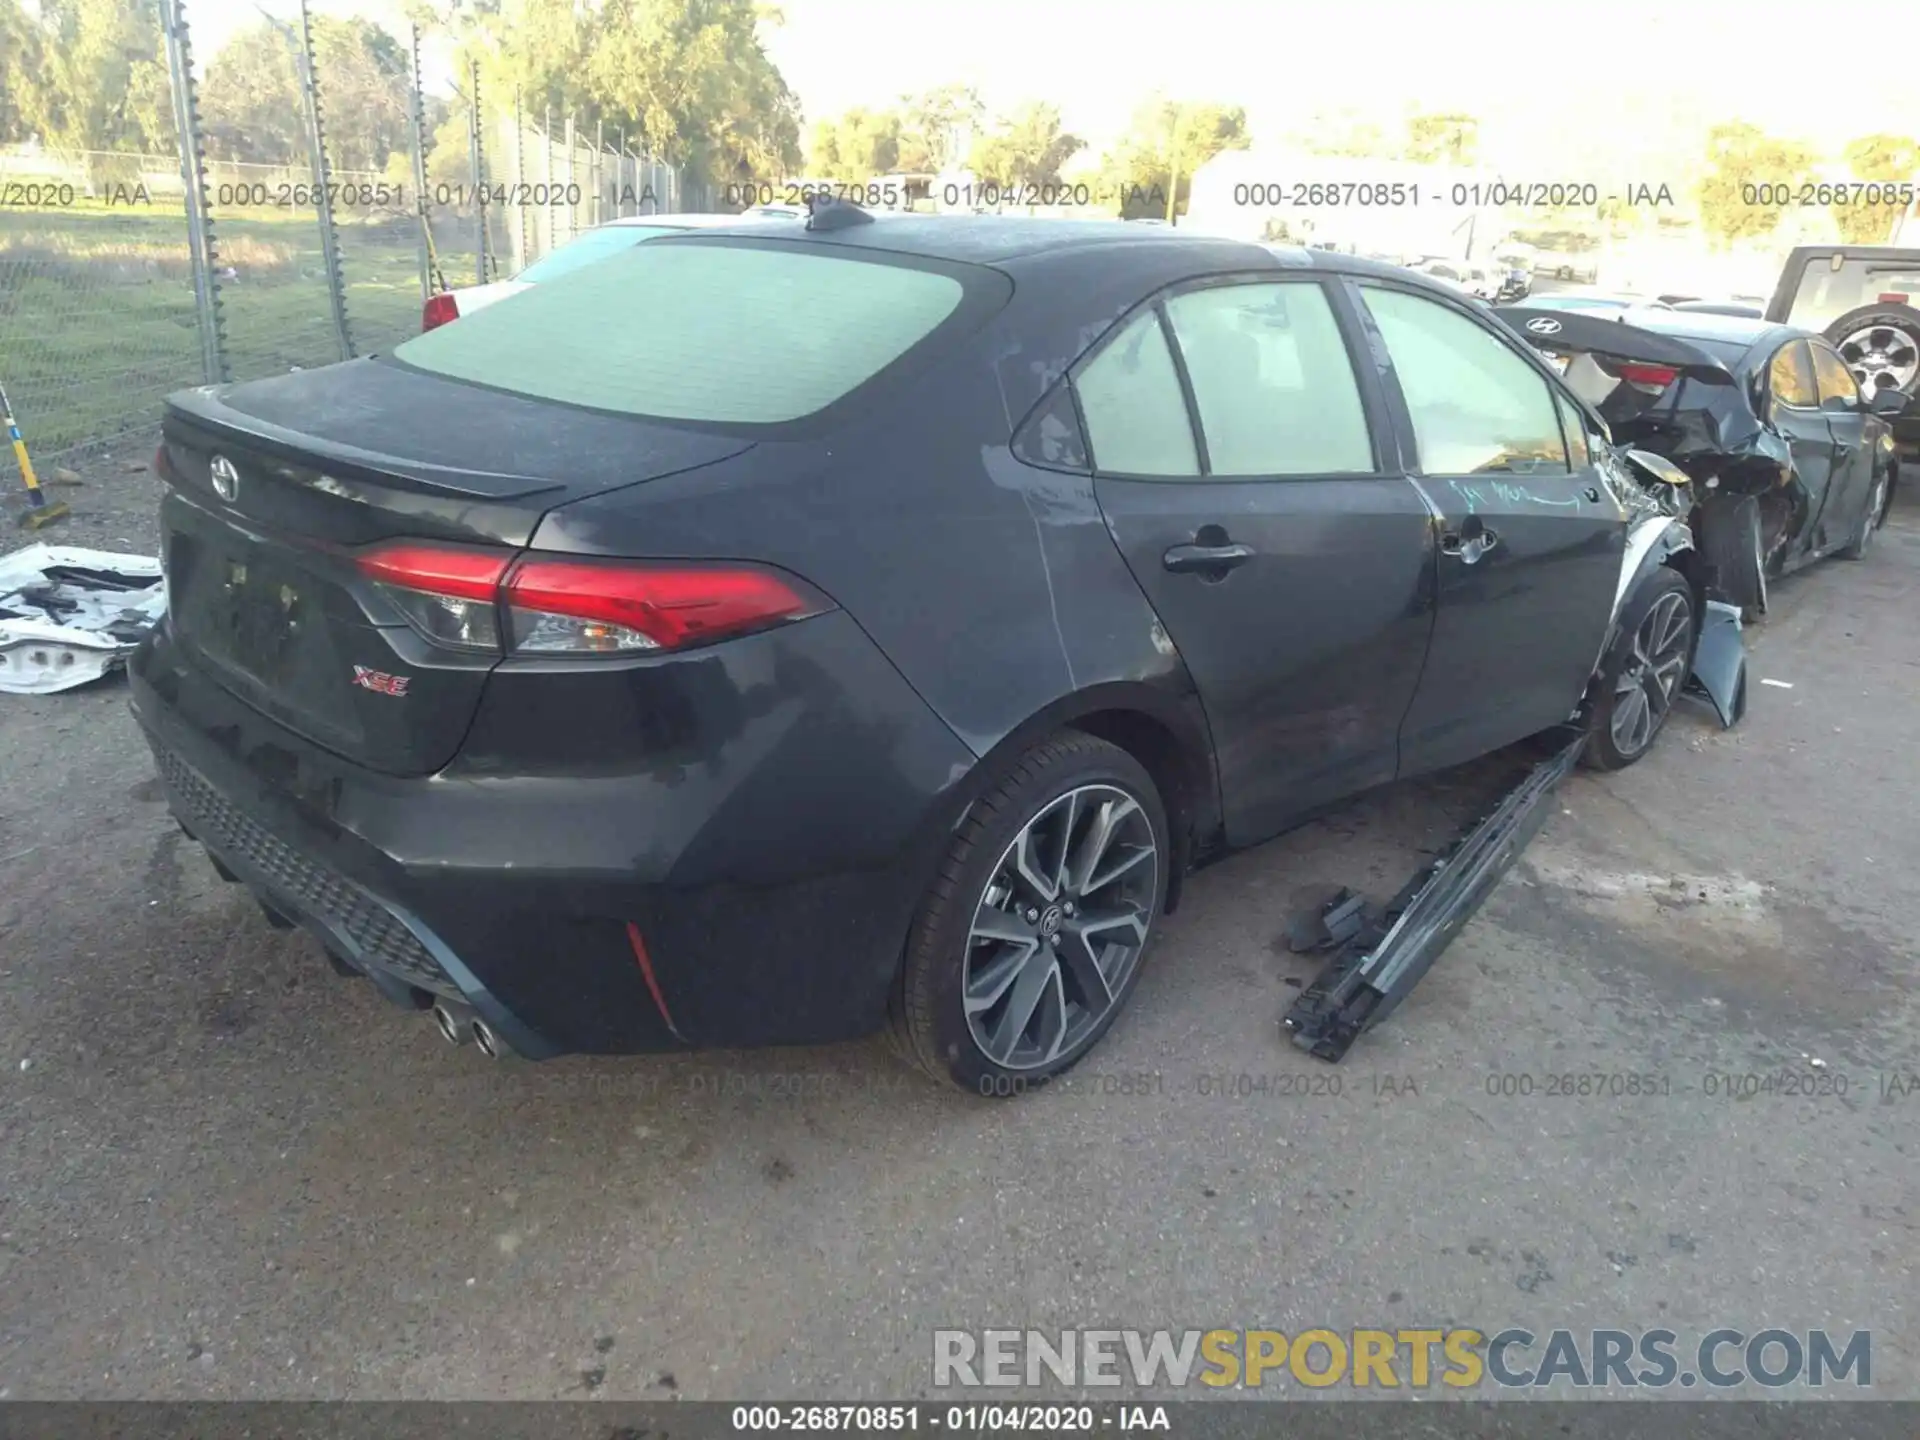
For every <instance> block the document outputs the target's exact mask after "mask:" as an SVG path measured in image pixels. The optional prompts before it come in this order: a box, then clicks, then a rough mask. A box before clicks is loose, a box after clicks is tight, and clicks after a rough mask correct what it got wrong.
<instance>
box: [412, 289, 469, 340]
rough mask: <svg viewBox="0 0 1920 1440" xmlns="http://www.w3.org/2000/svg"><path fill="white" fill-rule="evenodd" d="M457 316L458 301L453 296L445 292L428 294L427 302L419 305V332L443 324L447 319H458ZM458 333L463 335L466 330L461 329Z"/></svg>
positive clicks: (458, 312)
mask: <svg viewBox="0 0 1920 1440" xmlns="http://www.w3.org/2000/svg"><path fill="white" fill-rule="evenodd" d="M459 318H460V302H459V301H458V300H455V299H454V298H453V296H451V295H446V294H441V295H429V296H428V297H427V303H426V304H425V305H422V306H421V307H420V332H421V333H422V334H425V333H426V332H427V331H429V330H431V329H433V328H434V327H436V326H439V325H444V324H446V323H447V322H448V321H449V320H458V319H459ZM460 333H461V334H463V335H464V334H465V333H466V332H465V331H464V330H463V331H461V332H460Z"/></svg>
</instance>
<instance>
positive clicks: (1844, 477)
mask: <svg viewBox="0 0 1920 1440" xmlns="http://www.w3.org/2000/svg"><path fill="white" fill-rule="evenodd" d="M1807 348H1808V350H1809V351H1811V352H1812V355H1813V380H1814V384H1815V385H1816V386H1818V387H1819V392H1820V413H1821V414H1823V415H1825V416H1826V417H1827V431H1828V433H1829V434H1830V435H1832V437H1833V471H1832V477H1831V479H1830V480H1829V482H1828V484H1827V495H1826V500H1825V501H1824V503H1822V505H1821V507H1820V512H1819V514H1818V515H1817V516H1816V517H1815V519H1814V526H1813V528H1814V532H1815V533H1816V534H1817V535H1818V536H1819V544H1820V547H1821V548H1822V549H1827V548H1830V547H1833V546H1838V545H1844V544H1846V542H1847V541H1848V540H1849V539H1851V538H1852V536H1853V532H1854V529H1855V527H1856V526H1857V525H1858V524H1859V523H1860V509H1861V507H1862V506H1864V505H1865V504H1866V503H1867V496H1868V494H1869V493H1870V492H1871V491H1872V489H1873V447H1872V446H1871V445H1870V444H1869V443H1868V442H1867V436H1868V434H1869V432H1870V431H1871V430H1872V429H1873V428H1874V427H1873V426H1871V425H1870V424H1869V423H1868V414H1867V402H1866V400H1865V399H1863V398H1862V396H1861V394H1860V387H1859V385H1858V384H1857V383H1855V381H1854V378H1853V372H1852V371H1851V370H1849V369H1848V368H1847V362H1846V361H1844V360H1842V359H1841V358H1840V352H1839V351H1838V350H1835V349H1834V348H1833V347H1832V346H1831V345H1829V344H1828V343H1827V342H1826V341H1824V340H1817V339H1816V340H1809V341H1807Z"/></svg>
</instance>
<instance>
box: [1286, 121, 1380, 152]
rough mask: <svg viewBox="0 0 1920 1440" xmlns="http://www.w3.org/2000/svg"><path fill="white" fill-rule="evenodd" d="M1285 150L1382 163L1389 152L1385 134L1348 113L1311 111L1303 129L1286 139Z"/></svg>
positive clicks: (1371, 122)
mask: <svg viewBox="0 0 1920 1440" xmlns="http://www.w3.org/2000/svg"><path fill="white" fill-rule="evenodd" d="M1287 148H1288V149H1298V150H1304V151H1305V152H1306V153H1307V154H1309V155H1328V156H1335V155H1337V156H1348V157H1352V158H1355V159H1361V160H1384V159H1388V158H1390V157H1391V156H1392V153H1393V147H1392V145H1390V144H1389V143H1388V141H1387V136H1386V132H1385V131H1383V130H1382V129H1381V128H1380V127H1379V125H1377V124H1375V123H1374V122H1373V121H1371V120H1368V119H1366V118H1365V117H1364V116H1362V115H1359V114H1357V113H1356V112H1354V111H1352V110H1338V111H1333V112H1328V111H1324V110H1321V111H1316V112H1314V114H1313V115H1311V116H1309V117H1308V119H1307V123H1306V124H1305V125H1304V126H1303V127H1301V128H1300V129H1299V130H1297V131H1295V132H1293V133H1292V134H1290V135H1289V136H1288V137H1287Z"/></svg>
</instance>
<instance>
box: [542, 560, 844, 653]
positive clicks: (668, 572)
mask: <svg viewBox="0 0 1920 1440" xmlns="http://www.w3.org/2000/svg"><path fill="white" fill-rule="evenodd" d="M506 601H507V605H508V606H509V608H510V610H511V612H512V617H513V645H514V649H515V650H519V651H541V652H547V653H555V652H559V653H565V652H568V651H572V652H576V653H578V652H587V653H592V652H604V651H622V650H626V651H632V650H673V649H678V648H679V647H681V646H683V645H698V644H701V643H703V642H705V641H709V640H717V639H720V638H722V637H723V636H727V635H738V634H741V633H742V632H744V631H747V630H760V629H764V628H766V627H767V626H769V625H777V624H780V623H781V622H783V621H787V620H798V619H801V618H803V617H804V616H807V615H811V614H814V613H815V612H816V611H818V610H819V608H820V607H819V606H818V605H817V604H815V603H814V602H813V601H811V600H809V599H807V598H806V597H804V596H802V595H801V594H800V593H799V592H798V591H797V590H795V589H794V588H793V587H792V586H790V585H788V584H787V583H786V581H784V580H782V579H781V578H780V577H779V576H778V575H776V574H774V573H772V572H771V571H767V570H757V569H748V568H746V567H742V566H685V567H681V566H672V567H666V566H662V567H659V568H654V567H650V566H635V565H630V564H619V563H615V564H606V563H602V562H598V561H591V560H571V559H568V560H562V559H557V558H553V557H548V556H529V557H528V558H527V559H525V560H522V561H521V562H520V563H519V564H518V565H516V566H515V567H514V569H513V573H512V574H511V575H509V576H508V577H507V589H506Z"/></svg>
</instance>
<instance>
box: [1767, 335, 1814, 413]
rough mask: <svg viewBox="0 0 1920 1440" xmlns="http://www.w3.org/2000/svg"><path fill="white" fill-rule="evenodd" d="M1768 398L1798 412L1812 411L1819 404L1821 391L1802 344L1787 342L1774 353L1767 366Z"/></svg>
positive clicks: (1803, 343) (1799, 341) (1803, 342)
mask: <svg viewBox="0 0 1920 1440" xmlns="http://www.w3.org/2000/svg"><path fill="white" fill-rule="evenodd" d="M1767 396H1768V398H1769V399H1770V400H1772V401H1773V403H1774V404H1776V405H1787V406H1790V407H1792V408H1794V409H1797V410H1811V409H1813V408H1814V407H1815V406H1816V405H1818V404H1819V403H1820V387H1819V384H1818V383H1817V382H1816V381H1815V380H1814V378H1813V361H1812V359H1811V358H1809V356H1808V354H1807V345H1806V342H1805V341H1804V340H1790V341H1788V342H1787V343H1786V344H1785V345H1782V346H1781V347H1780V348H1779V349H1778V350H1777V351H1775V352H1774V356H1773V359H1772V360H1771V361H1770V362H1768V365H1767Z"/></svg>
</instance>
